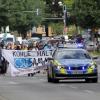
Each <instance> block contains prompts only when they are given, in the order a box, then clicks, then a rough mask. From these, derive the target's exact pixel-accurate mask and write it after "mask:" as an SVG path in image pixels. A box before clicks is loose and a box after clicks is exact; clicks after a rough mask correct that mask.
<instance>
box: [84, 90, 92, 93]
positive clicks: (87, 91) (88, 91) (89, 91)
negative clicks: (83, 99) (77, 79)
mask: <svg viewBox="0 0 100 100" xmlns="http://www.w3.org/2000/svg"><path fill="white" fill-rule="evenodd" d="M84 92H86V93H94V92H93V91H91V90H84Z"/></svg>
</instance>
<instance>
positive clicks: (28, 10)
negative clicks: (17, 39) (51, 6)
mask: <svg viewBox="0 0 100 100" xmlns="http://www.w3.org/2000/svg"><path fill="white" fill-rule="evenodd" d="M37 8H38V9H39V15H37V13H36V9H37ZM43 10H44V2H43V1H42V0H0V26H7V25H10V28H11V29H12V30H18V31H19V32H20V33H24V32H26V31H27V30H29V29H31V27H32V26H34V25H38V24H40V23H41V21H42V20H43V18H42V17H43V16H44V12H43Z"/></svg>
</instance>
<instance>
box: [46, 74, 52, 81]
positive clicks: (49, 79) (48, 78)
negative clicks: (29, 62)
mask: <svg viewBox="0 0 100 100" xmlns="http://www.w3.org/2000/svg"><path fill="white" fill-rule="evenodd" d="M47 80H48V82H52V78H50V77H49V74H48V75H47Z"/></svg>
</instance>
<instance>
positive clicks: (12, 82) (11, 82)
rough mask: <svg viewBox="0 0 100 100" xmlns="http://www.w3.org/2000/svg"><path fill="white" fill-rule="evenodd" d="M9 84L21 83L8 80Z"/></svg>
mask: <svg viewBox="0 0 100 100" xmlns="http://www.w3.org/2000/svg"><path fill="white" fill-rule="evenodd" d="M8 84H11V85H17V84H19V83H17V82H14V81H10V82H8Z"/></svg>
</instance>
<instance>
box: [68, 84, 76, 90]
mask: <svg viewBox="0 0 100 100" xmlns="http://www.w3.org/2000/svg"><path fill="white" fill-rule="evenodd" d="M69 87H70V88H72V89H77V88H78V87H75V86H72V85H69Z"/></svg>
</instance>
